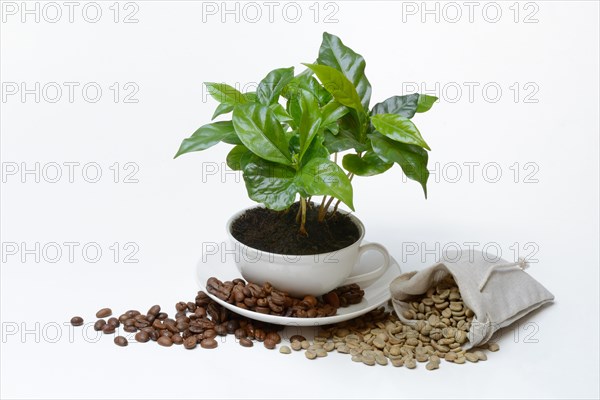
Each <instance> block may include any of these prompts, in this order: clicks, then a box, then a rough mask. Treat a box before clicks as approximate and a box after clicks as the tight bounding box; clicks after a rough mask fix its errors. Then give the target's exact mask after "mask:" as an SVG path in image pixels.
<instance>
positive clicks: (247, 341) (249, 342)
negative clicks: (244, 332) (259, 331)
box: [240, 337, 254, 347]
mask: <svg viewBox="0 0 600 400" xmlns="http://www.w3.org/2000/svg"><path fill="white" fill-rule="evenodd" d="M240 345H241V346H243V347H252V346H254V342H253V341H252V340H250V339H248V338H245V337H244V338H241V339H240Z"/></svg>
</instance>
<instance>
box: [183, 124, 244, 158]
mask: <svg viewBox="0 0 600 400" xmlns="http://www.w3.org/2000/svg"><path fill="white" fill-rule="evenodd" d="M231 133H233V134H234V135H235V131H234V130H233V125H232V123H231V121H219V122H213V123H211V124H207V125H203V126H201V127H200V128H198V129H197V130H196V132H194V133H193V134H192V136H190V137H189V138H186V139H183V141H182V142H181V146H179V150H178V151H177V154H175V157H174V158H177V157H179V156H180V155H182V154H185V153H190V152H192V151H201V150H206V149H208V148H209V147H212V146H214V145H215V144H217V143H219V142H220V141H221V140H223V138H225V137H227V136H228V135H230V134H231Z"/></svg>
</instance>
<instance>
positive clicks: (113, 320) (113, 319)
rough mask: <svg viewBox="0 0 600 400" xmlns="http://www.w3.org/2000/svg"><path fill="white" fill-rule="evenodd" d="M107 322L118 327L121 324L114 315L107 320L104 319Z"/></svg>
mask: <svg viewBox="0 0 600 400" xmlns="http://www.w3.org/2000/svg"><path fill="white" fill-rule="evenodd" d="M106 323H107V324H110V325H114V326H116V327H119V326H120V325H121V323H120V322H119V320H118V319H117V318H115V317H112V318H109V319H108V321H106Z"/></svg>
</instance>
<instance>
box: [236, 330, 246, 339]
mask: <svg viewBox="0 0 600 400" xmlns="http://www.w3.org/2000/svg"><path fill="white" fill-rule="evenodd" d="M234 335H235V338H236V339H241V338H245V337H246V330H245V329H244V328H237V329H236V330H235V332H234Z"/></svg>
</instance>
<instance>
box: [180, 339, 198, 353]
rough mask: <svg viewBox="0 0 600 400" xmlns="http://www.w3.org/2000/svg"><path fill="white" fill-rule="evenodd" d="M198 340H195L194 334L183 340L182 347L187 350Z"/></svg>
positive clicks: (194, 346) (193, 346) (194, 345)
mask: <svg viewBox="0 0 600 400" xmlns="http://www.w3.org/2000/svg"><path fill="white" fill-rule="evenodd" d="M197 343H198V341H197V340H196V336H190V337H188V338H186V339H185V340H184V341H183V347H185V348H186V349H188V350H191V349H194V348H196V344H197Z"/></svg>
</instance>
